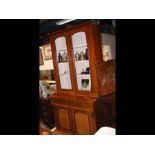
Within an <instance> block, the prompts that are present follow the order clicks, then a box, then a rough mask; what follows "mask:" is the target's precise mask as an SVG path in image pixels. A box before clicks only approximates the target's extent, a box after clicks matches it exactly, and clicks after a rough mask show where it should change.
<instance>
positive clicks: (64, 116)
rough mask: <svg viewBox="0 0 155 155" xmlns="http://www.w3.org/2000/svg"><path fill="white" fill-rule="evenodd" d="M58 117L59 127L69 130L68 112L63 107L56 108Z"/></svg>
mask: <svg viewBox="0 0 155 155" xmlns="http://www.w3.org/2000/svg"><path fill="white" fill-rule="evenodd" d="M58 117H59V123H60V127H62V128H65V129H68V130H70V129H71V125H70V119H69V112H68V111H67V110H65V109H58Z"/></svg>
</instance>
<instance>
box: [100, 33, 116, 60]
mask: <svg viewBox="0 0 155 155" xmlns="http://www.w3.org/2000/svg"><path fill="white" fill-rule="evenodd" d="M101 38H102V45H110V48H111V54H112V59H115V55H116V39H115V38H116V37H115V35H112V34H106V33H102V34H101Z"/></svg>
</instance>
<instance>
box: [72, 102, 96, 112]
mask: <svg viewBox="0 0 155 155" xmlns="http://www.w3.org/2000/svg"><path fill="white" fill-rule="evenodd" d="M71 106H72V107H73V108H80V109H85V110H90V111H93V109H94V108H93V103H92V102H83V101H73V102H72V103H71Z"/></svg>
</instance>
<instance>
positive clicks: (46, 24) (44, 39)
mask: <svg viewBox="0 0 155 155" xmlns="http://www.w3.org/2000/svg"><path fill="white" fill-rule="evenodd" d="M60 20H62V19H40V20H39V24H40V45H43V44H46V43H48V42H49V37H48V36H49V34H50V33H51V32H54V31H57V30H61V29H64V28H65V27H66V26H68V25H78V24H81V23H84V22H88V21H95V22H97V21H99V24H100V26H101V25H104V24H105V23H106V24H107V23H108V24H111V23H112V22H111V21H112V20H98V19H95V20H93V19H76V20H74V21H71V22H69V23H66V24H64V25H56V22H58V21H60Z"/></svg>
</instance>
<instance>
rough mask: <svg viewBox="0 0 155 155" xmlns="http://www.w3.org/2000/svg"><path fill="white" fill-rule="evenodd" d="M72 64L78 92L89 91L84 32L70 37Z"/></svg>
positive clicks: (88, 70) (87, 52)
mask: <svg viewBox="0 0 155 155" xmlns="http://www.w3.org/2000/svg"><path fill="white" fill-rule="evenodd" d="M72 43H73V52H74V62H75V69H76V79H77V86H78V90H83V91H90V90H91V78H90V66H89V50H88V47H87V41H86V34H85V32H78V33H75V34H73V35H72Z"/></svg>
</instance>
